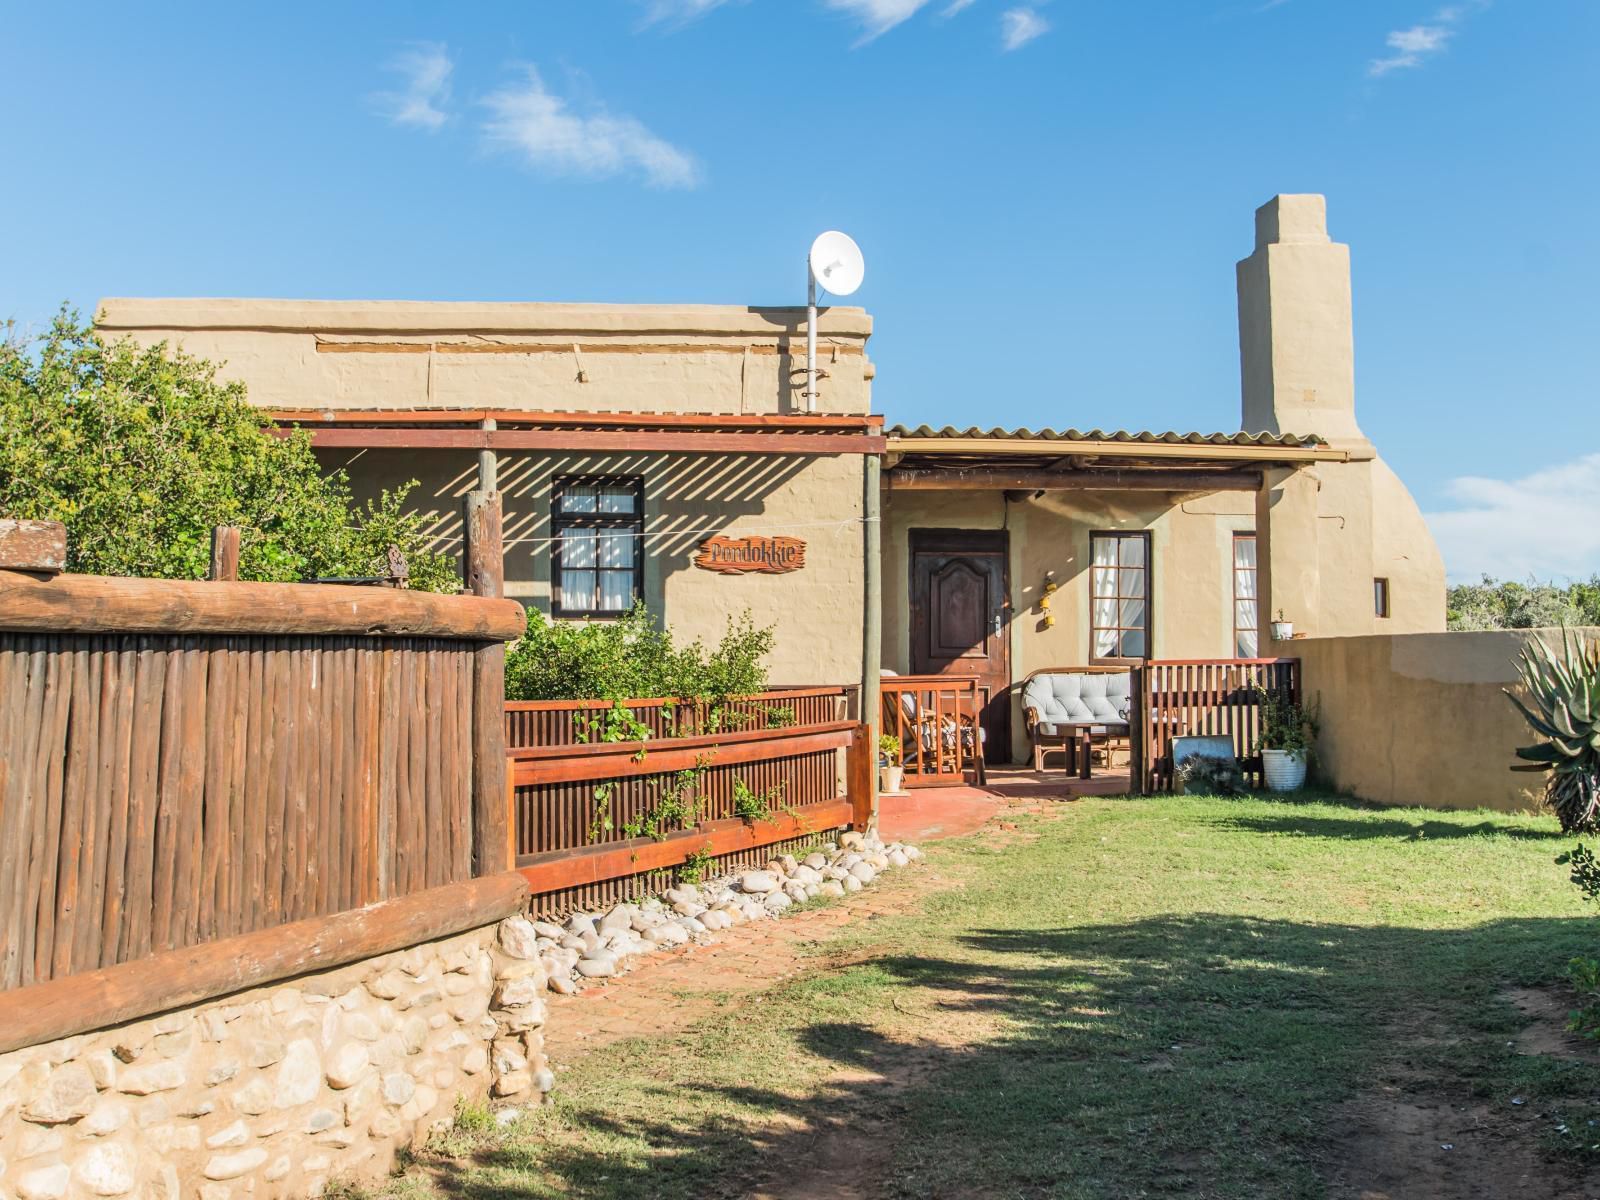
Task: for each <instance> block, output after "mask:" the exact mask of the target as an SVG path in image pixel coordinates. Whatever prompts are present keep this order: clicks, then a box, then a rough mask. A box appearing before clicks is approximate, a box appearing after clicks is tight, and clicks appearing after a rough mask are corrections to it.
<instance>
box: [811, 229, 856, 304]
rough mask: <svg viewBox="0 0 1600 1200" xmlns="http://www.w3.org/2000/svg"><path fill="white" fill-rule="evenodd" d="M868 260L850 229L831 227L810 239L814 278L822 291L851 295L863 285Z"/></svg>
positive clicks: (812, 274) (837, 294)
mask: <svg viewBox="0 0 1600 1200" xmlns="http://www.w3.org/2000/svg"><path fill="white" fill-rule="evenodd" d="M866 273H867V264H866V262H865V260H863V259H862V257H861V247H860V246H857V245H856V244H855V241H854V239H853V238H851V236H850V235H849V234H848V233H840V232H839V231H838V230H836V229H830V230H829V231H828V232H827V233H823V234H819V235H818V236H817V240H816V241H814V242H812V243H811V278H812V279H814V280H816V282H817V286H818V287H820V288H822V290H823V291H826V292H831V293H832V294H833V295H835V296H848V295H849V294H850V293H851V292H853V291H855V290H856V289H857V288H858V287H860V286H861V280H862V278H863V277H864V276H865V275H866Z"/></svg>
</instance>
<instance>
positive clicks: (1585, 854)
mask: <svg viewBox="0 0 1600 1200" xmlns="http://www.w3.org/2000/svg"><path fill="white" fill-rule="evenodd" d="M1556 862H1558V863H1560V864H1562V865H1563V866H1566V867H1570V868H1571V874H1570V878H1571V879H1572V884H1573V886H1574V887H1576V888H1577V889H1578V890H1579V891H1580V892H1582V893H1583V898H1584V899H1585V900H1587V901H1589V902H1590V903H1594V902H1597V901H1600V859H1596V858H1595V856H1594V852H1593V851H1592V850H1590V849H1589V848H1588V847H1587V846H1585V845H1584V844H1583V843H1582V842H1579V843H1578V844H1577V845H1575V846H1574V847H1573V848H1572V849H1571V850H1569V851H1567V852H1566V853H1565V854H1563V855H1561V857H1559V858H1557V859H1556ZM1567 980H1568V982H1570V983H1571V984H1572V988H1573V991H1575V992H1576V993H1577V998H1578V1007H1577V1008H1575V1009H1573V1011H1572V1015H1571V1017H1570V1018H1569V1019H1568V1021H1567V1028H1568V1029H1570V1030H1572V1032H1574V1033H1578V1034H1582V1035H1583V1036H1584V1037H1586V1038H1591V1039H1593V1040H1595V1041H1600V959H1596V958H1590V957H1588V956H1587V955H1580V956H1579V957H1577V958H1574V959H1571V960H1569V961H1568V963H1567Z"/></svg>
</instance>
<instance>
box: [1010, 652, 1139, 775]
mask: <svg viewBox="0 0 1600 1200" xmlns="http://www.w3.org/2000/svg"><path fill="white" fill-rule="evenodd" d="M1132 682H1133V673H1132V672H1131V671H1129V670H1128V668H1126V667H1049V668H1046V669H1045V670H1043V671H1035V672H1034V673H1033V674H1031V675H1029V676H1028V677H1027V679H1025V680H1023V683H1022V712H1023V718H1024V720H1025V721H1026V723H1027V728H1028V738H1029V740H1030V741H1031V742H1032V743H1033V769H1034V770H1035V771H1042V770H1044V756H1045V754H1046V753H1048V752H1049V751H1051V750H1057V749H1059V750H1064V751H1065V752H1066V754H1067V766H1068V769H1069V770H1071V769H1073V768H1076V769H1077V771H1078V773H1079V774H1080V775H1081V776H1082V777H1083V778H1085V779H1087V778H1088V777H1089V753H1090V747H1091V745H1092V743H1094V742H1105V741H1109V740H1110V739H1112V738H1125V737H1127V736H1128V714H1129V713H1130V712H1131V711H1132V707H1133V700H1132V696H1131V694H1130V693H1131V689H1132Z"/></svg>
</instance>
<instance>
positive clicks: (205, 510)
mask: <svg viewBox="0 0 1600 1200" xmlns="http://www.w3.org/2000/svg"><path fill="white" fill-rule="evenodd" d="M266 424H267V423H266V421H265V419H264V418H263V416H262V414H261V412H260V411H259V410H257V409H255V408H252V407H251V406H250V404H249V403H248V401H247V400H246V399H245V389H244V385H243V384H240V383H223V382H221V381H219V380H218V379H217V377H216V367H215V366H214V365H213V364H211V363H208V362H204V361H202V360H200V359H196V358H191V357H189V356H188V355H185V354H182V353H174V354H169V353H168V352H167V347H165V346H154V347H151V348H149V349H140V348H139V347H137V346H135V345H134V344H133V343H132V342H131V341H127V340H124V341H120V342H114V343H107V342H104V341H102V340H101V338H100V337H99V335H98V334H96V333H95V332H94V330H93V329H91V328H90V327H88V326H86V325H83V324H82V323H81V322H80V320H79V318H78V317H77V315H76V314H75V313H71V312H68V311H65V310H63V311H62V312H61V313H60V314H59V315H58V316H57V317H56V320H55V322H54V324H53V325H52V326H51V328H50V331H49V332H48V333H46V334H44V335H43V336H42V337H39V338H36V339H32V340H24V339H19V338H16V337H13V336H8V337H6V338H4V339H0V515H3V516H8V517H19V518H23V519H27V520H43V521H60V522H62V523H63V524H65V525H66V527H67V569H68V570H70V571H75V572H80V573H84V574H94V575H138V576H145V577H149V578H157V579H201V578H204V577H205V574H206V570H207V568H208V567H209V565H210V561H211V529H212V526H214V525H237V526H239V527H240V538H239V577H240V578H241V579H255V580H267V581H276V582H291V581H294V580H302V579H310V578H314V577H316V576H358V575H378V574H386V573H387V570H388V564H387V550H388V547H389V546H390V545H391V544H392V545H396V546H398V547H399V548H400V550H401V552H402V553H403V554H404V555H405V556H406V560H407V563H408V565H409V567H410V571H411V586H413V587H416V588H425V589H427V590H430V591H441V592H451V591H456V590H458V589H459V587H460V579H459V576H458V573H457V570H456V567H455V564H454V561H453V560H452V559H451V558H450V557H449V556H448V555H443V554H438V553H435V552H433V551H431V550H429V549H428V547H427V543H426V541H425V539H424V538H423V536H422V534H421V530H420V520H419V518H418V517H416V516H414V515H408V514H407V513H406V512H405V509H404V505H405V499H406V496H407V494H408V493H409V491H410V488H411V487H413V486H415V485H414V484H408V485H406V487H404V488H401V489H400V490H399V491H397V492H387V491H386V492H384V493H383V495H382V497H381V498H379V499H378V500H376V501H368V502H367V503H366V504H365V505H357V504H356V503H355V502H354V500H353V498H352V496H351V493H350V487H349V482H348V480H347V479H346V477H345V475H344V474H343V472H340V471H335V472H333V473H332V474H324V473H323V470H322V468H321V466H320V465H319V464H318V463H317V460H316V458H315V457H314V456H313V454H312V453H311V443H310V439H309V436H308V435H306V434H304V433H296V434H294V435H292V436H289V437H278V436H276V435H275V434H273V433H271V432H269V431H268V430H267V428H266Z"/></svg>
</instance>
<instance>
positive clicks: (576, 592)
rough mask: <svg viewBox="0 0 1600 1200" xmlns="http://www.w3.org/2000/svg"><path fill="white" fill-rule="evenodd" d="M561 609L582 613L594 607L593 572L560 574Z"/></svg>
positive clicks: (564, 572)
mask: <svg viewBox="0 0 1600 1200" xmlns="http://www.w3.org/2000/svg"><path fill="white" fill-rule="evenodd" d="M561 607H562V608H565V609H568V610H570V611H572V612H584V611H586V610H588V609H592V608H593V607H594V572H593V571H567V570H563V571H562V572H561Z"/></svg>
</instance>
